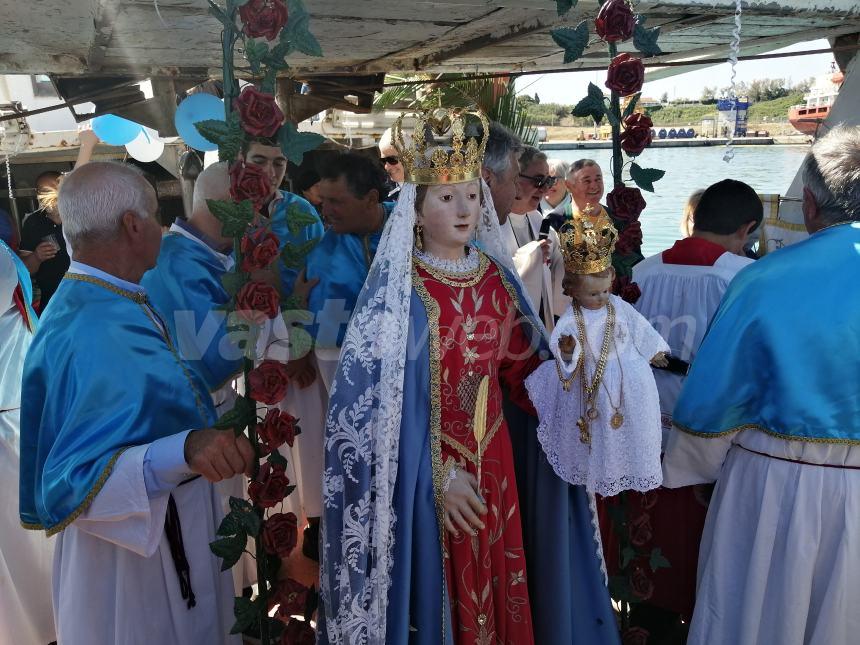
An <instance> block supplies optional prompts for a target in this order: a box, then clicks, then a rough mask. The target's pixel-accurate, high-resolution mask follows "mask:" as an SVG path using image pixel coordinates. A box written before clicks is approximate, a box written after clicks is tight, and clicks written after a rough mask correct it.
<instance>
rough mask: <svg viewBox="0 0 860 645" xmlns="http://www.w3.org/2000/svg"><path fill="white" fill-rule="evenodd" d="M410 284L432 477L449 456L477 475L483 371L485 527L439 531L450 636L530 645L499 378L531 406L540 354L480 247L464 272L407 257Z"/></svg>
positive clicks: (466, 642) (463, 643) (465, 641)
mask: <svg viewBox="0 0 860 645" xmlns="http://www.w3.org/2000/svg"><path fill="white" fill-rule="evenodd" d="M414 285H415V288H416V289H417V291H418V293H419V295H420V296H421V297H422V299H423V300H424V304H425V306H426V307H427V316H428V321H429V327H430V334H431V337H430V339H429V340H430V347H431V352H430V362H431V366H430V367H431V396H432V401H433V402H434V403H433V405H432V410H431V423H430V428H431V446H432V445H434V443H435V445H436V446H438V447H439V448H441V450H440V449H439V448H437V451H436V454H435V456H434V464H433V467H434V475H435V479H436V480H437V483H438V482H439V481H440V480H441V475H440V469H441V470H443V471H445V465H446V464H447V465H449V466H450V463H451V460H454V461H456V463H457V464H458V466H459V467H460V468H462V469H465V470H466V471H468V472H470V473H472V474H473V475H475V476H476V477H477V475H478V457H477V453H478V450H477V448H478V446H477V443H476V441H475V437H474V434H473V420H474V417H475V407H476V399H477V396H478V386H479V384H480V382H481V379H482V378H483V377H484V376H488V377H489V397H488V400H487V415H486V434H485V436H484V440H483V441H482V447H481V451H480V452H481V481H480V485H481V493H482V495H483V497H484V500H485V502H486V506H487V508H488V509H489V512H488V513H487V515H486V516H484V518H483V522H484V524H485V528H484V529H483V530H480V531H478V535H477V536H476V537H473V536H471V535H467V534H465V533H464V532H462V531H461V532H460V533H459V536H454V535H452V534H451V533H449V532H448V531H445V532H444V533H445V537H444V548H445V553H444V557H445V574H446V581H447V591H448V596H449V598H450V602H451V621H452V631H453V635H454V640H455V643H457V644H458V645H470V644H472V643H475V644H481V645H483V644H485V643H486V644H490V643H492V644H497V643H498V644H505V645H508V644H509V645H529V644H530V643H533V642H534V639H533V635H532V623H531V610H530V607H529V598H528V588H527V585H526V560H525V553H524V551H523V539H522V527H521V524H520V512H519V499H518V497H517V486H516V479H515V476H514V465H513V453H512V449H511V440H510V436H509V435H508V428H507V424H506V423H505V419H504V416H503V414H502V386H503V385H504V387H505V391H506V395H507V396H509V397H511V398H512V399H513V400H514V401H515V402H517V403H518V404H519V405H521V406H522V407H525V408H526V409H528V410H532V408H531V403H530V402H529V400H528V395H527V394H526V391H525V388H524V386H523V382H524V381H525V379H526V377H527V376H528V375H529V374H530V373H531V371H532V370H533V369H534V368H535V367H537V365H538V364H539V363H540V360H539V359H538V357H537V356H536V355H535V352H534V351H532V349H531V347H530V345H529V341H528V340H527V337H526V334H525V332H524V331H523V329H522V327H521V324H523V323H522V321H518V319H519V318H520V314H519V312H518V311H517V305H516V304H515V297H516V292H515V291H514V290H513V288H512V287H511V286H510V285H509V284H507V283H506V279H504V278H503V276H502V274H500V272H499V270H498V268H497V267H496V266H495V265H494V264H493V263H492V262H489V261H488V260H487V258H486V256H483V255H482V256H481V264H480V267H479V269H478V270H477V272H475V273H473V274H471V275H469V276H466V277H459V276H458V277H455V276H453V275H451V274H443V273H441V272H439V271H438V270H437V269H434V268H431V267H428V266H427V265H425V264H423V263H421V262H420V261H419V260H416V261H415V274H414ZM523 320H525V319H523ZM524 324H529V323H527V322H526V323H524ZM436 347H438V348H439V352H438V353H437V352H436V351H435V350H434V348H436ZM437 402H438V404H437ZM446 472H447V471H446ZM437 485H438V484H437ZM437 510H438V509H437Z"/></svg>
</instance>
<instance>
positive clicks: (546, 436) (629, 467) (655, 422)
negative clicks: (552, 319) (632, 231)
mask: <svg viewBox="0 0 860 645" xmlns="http://www.w3.org/2000/svg"><path fill="white" fill-rule="evenodd" d="M611 303H612V305H613V307H614V309H615V328H614V333H613V338H612V343H611V345H610V347H609V354H608V357H607V361H606V367H605V371H604V374H603V379H602V384H600V385H599V386H598V391H597V394H596V396H595V397H594V401H595V402H594V408H595V410H596V411H597V416H596V418H594V419H592V420H589V421H588V430H589V432H590V439H591V443H590V445H589V444H588V443H584V442H583V441H582V440H581V438H580V428H579V426H578V425H577V421H579V419H580V418H581V417H585V416H586V408H587V407H588V406H587V405H586V402H585V401H584V400H583V388H582V380H581V379H582V375H581V373H576V375H575V376H574V378H573V380H572V383H571V386H570V391H565V390H564V388H563V386H562V383H561V380H560V378H559V369H558V368H559V367H560V368H561V372H562V374H563V375H564V377H565V378H566V379H567V378H569V377H571V376H572V375H574V370H575V367H576V365H577V362H578V360H579V357H580V355H581V354H582V351H583V347H582V346H581V342H580V341H579V332H578V329H577V323H576V318H575V316H574V312H573V308H572V307H568V308H567V310H566V311H565V312H564V315H563V316H562V317H561V318H560V319H559V321H558V324H557V325H556V327H555V329H554V330H553V333H552V339H551V342H550V344H551V346H552V349H553V351H554V352H555V353H556V356H557V357H558V360H557V361H546V362H544V363H543V364H542V365H541V366H540V367H539V368H538V369H537V370H535V371H534V372H533V373H532V374H531V376H529V377H528V379H527V380H526V387H527V389H528V392H529V396H530V398H531V400H532V403H533V404H534V406H535V409H536V410H537V413H538V417H539V419H540V425H539V426H538V438H539V440H540V442H541V445H542V446H543V449H544V452H545V453H546V455H547V459H548V460H549V463H550V464H551V465H552V467H553V469H554V470H555V472H556V474H558V476H559V477H561V478H562V479H564V480H565V481H567V482H569V483H571V484H576V485H584V486H585V487H586V489H587V490H588V491H589V492H593V493H598V494H599V495H603V496H606V497H608V496H612V495H617V494H618V493H620V492H621V491H624V490H636V491H640V492H644V491H647V490H651V489H654V488H657V487H658V486H660V484H661V482H662V481H663V475H662V470H661V466H660V440H661V427H660V401H659V397H658V394H657V386H656V385H655V383H654V375H653V373H652V372H651V367H650V360H651V358H653V357H654V355H655V354H657V353H658V352H668V351H669V347H668V345H666V342H665V341H664V340H663V338H662V337H661V336H660V335H659V334H658V333H657V332H656V331H655V330H654V328H653V327H651V325H650V323H649V322H648V321H647V320H646V319H645V318H643V317H642V316H641V315H640V314H639V312H637V311H636V310H635V309H634V308H633V307H632V306H630V305H629V304H627V303H626V302H624V301H623V300H622V299H621V298H619V297H617V296H611ZM581 311H582V316H583V321H584V324H585V334H586V338H587V340H588V344H589V346H590V348H585V354H584V367H585V375H586V382H587V383H589V384H590V383H591V382H592V380H593V378H594V372H595V368H596V365H597V362H598V359H599V357H600V352H601V345H602V343H603V337H604V331H605V329H606V320H607V311H608V310H607V307H604V308H602V309H598V310H591V309H581ZM562 335H569V336H573V338H574V339H576V340H577V343H576V348H575V350H574V354H573V358H572V360H571V361H570V362H569V363H565V362H563V361H562V360H561V358H560V353H559V350H558V339H559V338H560V337H561V336H562ZM622 386H623V387H622ZM616 413H620V414H621V415H622V416H623V423H622V424H621V425H620V427H618V428H614V427H613V424H612V419H613V417H614V418H615V419H616V424H617V421H618V420H619V417H618V415H617V414H616ZM591 416H594V415H593V414H592V415H591Z"/></svg>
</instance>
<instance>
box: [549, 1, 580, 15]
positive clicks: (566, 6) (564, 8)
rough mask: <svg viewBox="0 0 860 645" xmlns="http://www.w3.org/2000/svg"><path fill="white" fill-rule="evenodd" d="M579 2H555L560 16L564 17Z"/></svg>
mask: <svg viewBox="0 0 860 645" xmlns="http://www.w3.org/2000/svg"><path fill="white" fill-rule="evenodd" d="M577 2H579V0H555V8H556V11H558V15H559V16H563V15H564V14H566V13H567V12H568V11H570V10H571V9H573V8H574V7H575V6H576V3H577Z"/></svg>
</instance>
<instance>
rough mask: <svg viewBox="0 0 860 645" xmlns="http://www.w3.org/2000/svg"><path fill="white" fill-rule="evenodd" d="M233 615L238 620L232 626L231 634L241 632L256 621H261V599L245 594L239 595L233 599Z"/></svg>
mask: <svg viewBox="0 0 860 645" xmlns="http://www.w3.org/2000/svg"><path fill="white" fill-rule="evenodd" d="M233 615H234V616H235V617H236V622H235V623H233V627H231V628H230V633H231V634H241V633H242V632H244V631H246V630H247V629H249V628H250V627H253V626H254V624H255V623H257V622H259V620H260V617H261V614H260V599H259V597H258V598H257V599H256V600H251V599H250V598H245V597H244V596H238V597H236V598H234V599H233Z"/></svg>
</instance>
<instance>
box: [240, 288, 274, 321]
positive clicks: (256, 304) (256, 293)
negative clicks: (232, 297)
mask: <svg viewBox="0 0 860 645" xmlns="http://www.w3.org/2000/svg"><path fill="white" fill-rule="evenodd" d="M280 306H281V298H280V296H279V295H278V290H277V289H275V288H274V287H273V286H272V285H269V284H266V283H265V282H256V281H253V282H248V283H246V284H245V286H243V287H242V288H241V289H239V293H237V294H236V313H237V314H238V315H239V316H240V317H241V318H244V319H245V320H247V321H248V322H250V323H254V324H255V325H262V324H263V323H264V322H266V320H267V319H269V318H274V317H275V316H277V315H278V312H279V311H280Z"/></svg>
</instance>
